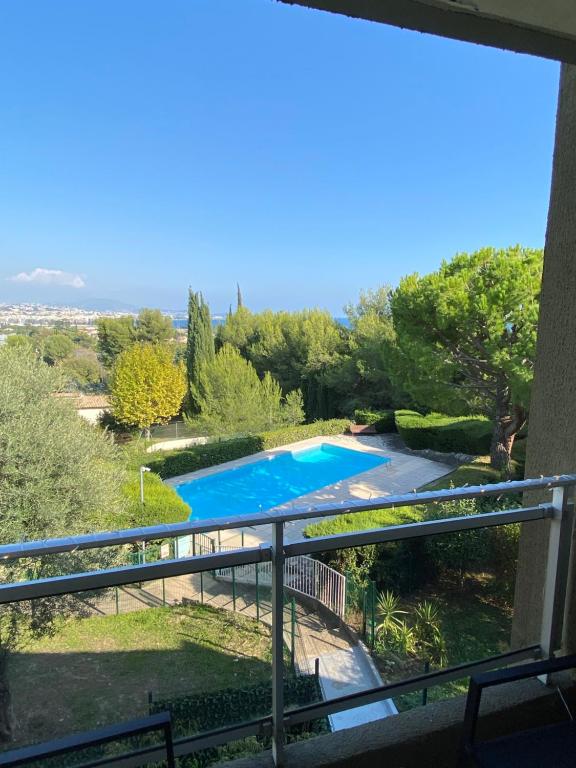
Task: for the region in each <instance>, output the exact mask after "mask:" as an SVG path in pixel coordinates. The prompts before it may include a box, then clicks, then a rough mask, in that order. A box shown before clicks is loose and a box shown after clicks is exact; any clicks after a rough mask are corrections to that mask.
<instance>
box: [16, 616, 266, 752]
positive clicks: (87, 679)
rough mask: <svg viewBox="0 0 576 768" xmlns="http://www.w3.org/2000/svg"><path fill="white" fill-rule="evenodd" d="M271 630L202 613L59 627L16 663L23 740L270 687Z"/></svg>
mask: <svg viewBox="0 0 576 768" xmlns="http://www.w3.org/2000/svg"><path fill="white" fill-rule="evenodd" d="M270 663H271V642H270V634H269V631H268V629H267V628H266V627H264V626H263V625H262V624H259V623H257V622H256V621H254V620H252V619H249V618H247V617H244V616H240V615H238V614H233V613H231V612H228V611H223V610H218V609H214V608H209V607H207V606H201V605H193V606H192V605H191V606H176V607H173V608H150V609H148V610H144V611H137V612H134V613H127V614H124V615H120V616H104V617H101V616H96V617H91V618H87V619H72V620H69V621H66V622H62V623H61V624H60V626H59V627H58V628H57V631H56V633H55V634H54V635H53V636H52V637H46V638H43V639H42V640H38V641H33V642H31V643H30V644H29V645H28V646H27V647H26V648H25V650H24V652H21V653H17V654H14V655H13V656H11V657H10V662H9V675H10V679H11V681H12V682H13V685H12V690H13V699H14V713H15V722H16V723H17V738H18V740H19V741H25V742H31V741H40V740H44V739H48V738H54V737H56V736H58V735H60V734H65V733H70V732H71V731H77V730H82V729H88V728H96V727H98V726H101V725H104V724H108V723H113V722H115V721H118V720H128V719H130V718H134V717H140V716H143V715H146V714H147V713H148V691H151V692H153V694H154V696H155V698H161V697H170V696H173V695H178V694H182V693H199V692H208V691H215V690H221V689H223V688H235V687H243V686H246V685H253V684H257V683H263V682H269V681H270V675H271V667H270Z"/></svg>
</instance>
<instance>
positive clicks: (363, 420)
mask: <svg viewBox="0 0 576 768" xmlns="http://www.w3.org/2000/svg"><path fill="white" fill-rule="evenodd" d="M354 421H355V422H356V424H368V425H370V426H371V427H374V429H375V430H376V432H396V421H395V419H394V411H368V410H364V409H362V408H359V409H357V410H355V411H354Z"/></svg>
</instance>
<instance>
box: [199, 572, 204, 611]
mask: <svg viewBox="0 0 576 768" xmlns="http://www.w3.org/2000/svg"><path fill="white" fill-rule="evenodd" d="M200 603H201V604H202V605H204V571H200Z"/></svg>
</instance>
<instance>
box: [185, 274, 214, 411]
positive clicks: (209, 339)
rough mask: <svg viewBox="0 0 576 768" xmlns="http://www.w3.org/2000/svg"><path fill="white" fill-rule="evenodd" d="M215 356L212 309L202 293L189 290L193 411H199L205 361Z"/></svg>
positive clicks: (189, 372) (188, 351) (188, 349)
mask: <svg viewBox="0 0 576 768" xmlns="http://www.w3.org/2000/svg"><path fill="white" fill-rule="evenodd" d="M213 357H214V334H213V333H212V320H211V318H210V309H209V307H208V304H207V303H206V302H205V301H204V298H203V296H202V294H201V293H194V292H193V291H192V289H191V288H190V289H189V290H188V341H187V344H186V373H187V379H188V404H189V410H190V412H191V413H198V411H199V405H198V395H197V388H198V381H199V376H200V369H201V367H202V365H203V363H205V362H208V361H210V360H212V359H213Z"/></svg>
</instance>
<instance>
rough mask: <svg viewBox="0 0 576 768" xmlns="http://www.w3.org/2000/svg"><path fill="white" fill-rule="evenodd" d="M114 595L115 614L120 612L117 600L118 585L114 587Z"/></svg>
mask: <svg viewBox="0 0 576 768" xmlns="http://www.w3.org/2000/svg"><path fill="white" fill-rule="evenodd" d="M114 596H115V602H116V616H118V614H119V613H120V604H119V600H118V587H114Z"/></svg>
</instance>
